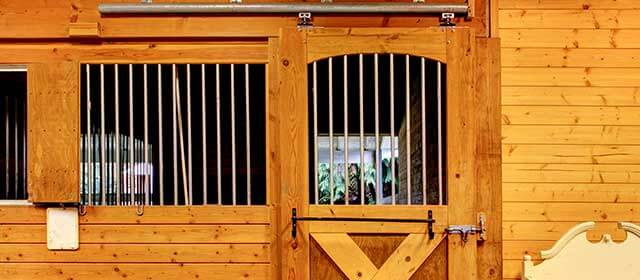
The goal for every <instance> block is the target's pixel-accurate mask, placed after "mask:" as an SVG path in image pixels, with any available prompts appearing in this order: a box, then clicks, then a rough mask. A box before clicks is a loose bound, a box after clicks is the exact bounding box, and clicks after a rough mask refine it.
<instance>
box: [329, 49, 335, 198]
mask: <svg viewBox="0 0 640 280" xmlns="http://www.w3.org/2000/svg"><path fill="white" fill-rule="evenodd" d="M334 152H335V151H334V150H333V58H332V57H329V193H330V194H329V204H331V205H333V196H334V192H335V191H334V189H333V188H334V185H335V182H334V178H333V161H334V158H333V156H334Z"/></svg>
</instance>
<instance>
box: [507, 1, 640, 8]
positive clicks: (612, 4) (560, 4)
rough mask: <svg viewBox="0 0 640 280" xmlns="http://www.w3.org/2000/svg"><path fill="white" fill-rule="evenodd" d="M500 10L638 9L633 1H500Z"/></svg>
mask: <svg viewBox="0 0 640 280" xmlns="http://www.w3.org/2000/svg"><path fill="white" fill-rule="evenodd" d="M500 9H576V10H599V9H604V10H609V9H611V10H617V9H620V10H626V9H640V3H638V2H637V1H635V0H579V1H576V0H501V1H500Z"/></svg>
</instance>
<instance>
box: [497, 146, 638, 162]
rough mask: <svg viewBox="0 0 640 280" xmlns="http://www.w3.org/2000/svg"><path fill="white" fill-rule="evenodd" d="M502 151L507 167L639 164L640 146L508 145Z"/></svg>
mask: <svg viewBox="0 0 640 280" xmlns="http://www.w3.org/2000/svg"><path fill="white" fill-rule="evenodd" d="M502 150H503V154H502V159H503V162H505V163H575V164H640V146H616V145H521V144H505V145H504V146H503V147H502Z"/></svg>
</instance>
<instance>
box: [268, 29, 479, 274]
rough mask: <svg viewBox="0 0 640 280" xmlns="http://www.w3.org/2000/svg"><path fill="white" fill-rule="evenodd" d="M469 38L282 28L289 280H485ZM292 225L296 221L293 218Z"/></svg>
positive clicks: (466, 33)
mask: <svg viewBox="0 0 640 280" xmlns="http://www.w3.org/2000/svg"><path fill="white" fill-rule="evenodd" d="M474 46H475V38H474V34H473V32H472V30H470V29H466V28H349V29H347V28H309V29H284V30H282V31H281V37H280V44H279V47H278V52H277V58H276V60H277V69H278V70H277V81H278V85H277V87H276V88H277V94H278V100H279V101H278V122H279V124H280V125H279V132H278V133H279V144H278V145H279V146H278V151H279V153H278V154H279V155H280V162H281V165H280V173H281V188H282V189H281V197H280V207H279V210H278V211H279V219H280V222H279V224H280V228H279V231H278V232H279V234H280V236H281V237H280V244H279V247H280V251H281V260H282V262H281V266H282V269H281V271H282V274H283V275H282V277H281V279H476V278H477V261H476V259H477V252H478V251H477V235H472V234H470V235H468V236H462V235H459V234H453V233H452V234H447V233H446V230H445V229H446V228H447V227H448V226H450V225H476V224H477V217H478V213H477V210H476V200H475V197H476V189H477V185H476V182H475V180H476V179H475V178H474V170H475V169H474V168H475V159H474V153H475V141H476V140H475V138H476V137H475V136H474V133H475V127H474V126H475V125H474V123H475V120H474V108H473V102H474V100H473V99H474V98H473V96H474V94H473V86H472V83H473V80H474V79H473V72H474V64H473V63H474V52H475V48H474ZM292 218H293V219H292Z"/></svg>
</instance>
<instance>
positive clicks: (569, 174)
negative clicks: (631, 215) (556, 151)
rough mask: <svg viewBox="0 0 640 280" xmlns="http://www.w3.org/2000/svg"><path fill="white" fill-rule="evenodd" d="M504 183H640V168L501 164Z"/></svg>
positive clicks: (595, 165) (631, 166) (638, 166)
mask: <svg viewBox="0 0 640 280" xmlns="http://www.w3.org/2000/svg"><path fill="white" fill-rule="evenodd" d="M502 174H503V176H502V180H503V181H504V182H509V183H511V182H513V183H525V182H527V183H528V182H530V183H534V182H541V183H545V182H546V183H631V184H636V183H639V182H640V165H621V164H616V165H613V164H608V165H597V164H594V165H591V164H549V163H543V164H538V163H535V164H534V163H525V164H519V163H512V164H503V165H502Z"/></svg>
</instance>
